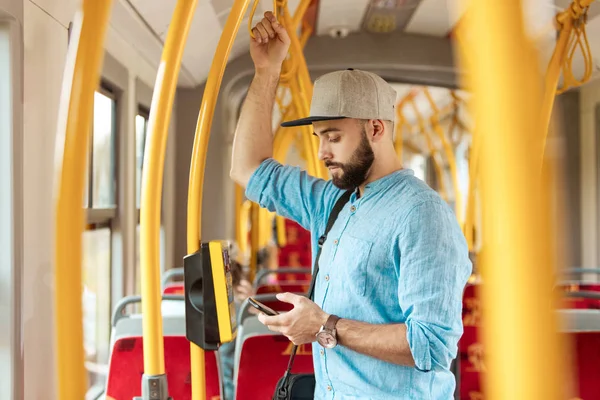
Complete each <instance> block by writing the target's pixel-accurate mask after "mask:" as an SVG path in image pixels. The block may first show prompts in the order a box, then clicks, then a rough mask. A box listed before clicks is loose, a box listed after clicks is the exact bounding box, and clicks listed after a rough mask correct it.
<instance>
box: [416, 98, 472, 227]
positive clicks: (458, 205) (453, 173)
mask: <svg viewBox="0 0 600 400" xmlns="http://www.w3.org/2000/svg"><path fill="white" fill-rule="evenodd" d="M423 93H424V94H425V97H427V101H428V102H429V106H430V107H431V110H432V116H431V126H432V127H433V130H434V131H435V133H436V134H437V135H438V137H439V138H440V141H441V142H442V147H443V149H444V153H446V158H447V159H448V164H449V165H450V177H451V179H452V186H453V187H454V210H455V213H456V219H458V222H459V223H460V224H461V225H462V223H463V209H462V193H461V191H460V185H459V184H458V171H457V169H456V157H455V156H454V150H453V149H452V147H451V146H450V143H448V140H447V139H446V135H445V134H444V131H443V130H442V127H441V126H440V123H439V112H440V110H439V108H438V107H437V105H436V104H435V101H434V100H433V97H431V93H430V92H429V89H427V88H426V87H424V88H423Z"/></svg>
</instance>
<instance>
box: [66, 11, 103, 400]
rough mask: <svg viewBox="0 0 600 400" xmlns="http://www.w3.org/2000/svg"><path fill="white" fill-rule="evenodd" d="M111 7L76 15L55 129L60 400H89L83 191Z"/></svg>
mask: <svg viewBox="0 0 600 400" xmlns="http://www.w3.org/2000/svg"><path fill="white" fill-rule="evenodd" d="M111 6H112V1H110V0H108V1H93V0H84V1H83V4H82V6H81V8H80V9H79V10H78V12H77V13H76V14H75V18H74V23H73V33H72V37H71V44H70V46H69V50H68V53H67V60H66V66H65V71H64V77H63V86H62V94H61V99H60V106H59V107H60V108H59V116H58V126H57V152H56V159H55V163H56V178H57V180H58V182H57V183H58V184H57V186H56V187H57V193H56V203H55V213H56V214H55V215H56V219H55V228H54V229H55V236H56V242H55V254H54V257H55V258H54V263H55V266H54V268H55V270H54V283H55V288H54V289H55V290H54V295H55V297H54V302H55V308H56V311H55V312H56V320H55V324H54V326H55V330H56V331H55V332H56V339H55V340H56V352H55V354H56V364H55V366H56V369H57V370H58V387H57V389H58V398H59V399H61V400H80V399H82V398H84V397H85V392H86V390H87V378H86V372H85V368H84V361H85V357H84V351H83V324H82V321H83V311H82V306H81V296H82V286H81V258H82V250H81V247H82V234H83V229H84V225H85V213H84V210H83V208H82V205H81V199H82V198H83V191H84V186H85V171H86V170H87V168H86V163H87V160H88V149H89V140H90V132H91V129H90V128H91V126H92V120H93V108H94V90H95V89H96V88H97V87H98V82H99V78H100V68H101V65H102V59H103V55H104V39H105V36H106V30H107V27H108V20H109V17H110V10H111Z"/></svg>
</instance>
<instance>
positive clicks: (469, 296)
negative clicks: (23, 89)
mask: <svg viewBox="0 0 600 400" xmlns="http://www.w3.org/2000/svg"><path fill="white" fill-rule="evenodd" d="M478 288H479V285H477V284H475V285H471V284H469V285H467V287H466V288H465V291H464V294H463V327H464V333H463V335H462V337H461V338H460V340H459V342H458V357H457V358H458V363H459V368H458V371H459V386H460V388H459V389H460V398H461V399H471V398H478V397H481V396H483V385H482V376H481V374H483V373H484V372H485V370H486V368H485V362H484V348H483V343H482V341H481V340H480V335H479V327H480V324H481V304H480V299H479V296H478V293H477V291H478Z"/></svg>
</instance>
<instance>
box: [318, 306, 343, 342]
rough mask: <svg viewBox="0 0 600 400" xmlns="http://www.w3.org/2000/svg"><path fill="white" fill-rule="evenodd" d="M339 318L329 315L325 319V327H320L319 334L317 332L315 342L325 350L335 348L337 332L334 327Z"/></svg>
mask: <svg viewBox="0 0 600 400" xmlns="http://www.w3.org/2000/svg"><path fill="white" fill-rule="evenodd" d="M339 319H340V317H338V316H337V315H333V314H331V315H330V316H329V318H327V322H325V325H323V326H321V329H319V332H317V342H319V344H320V345H321V346H323V347H325V348H326V349H332V348H334V347H335V346H337V330H336V329H335V325H336V324H337V322H338V321H339Z"/></svg>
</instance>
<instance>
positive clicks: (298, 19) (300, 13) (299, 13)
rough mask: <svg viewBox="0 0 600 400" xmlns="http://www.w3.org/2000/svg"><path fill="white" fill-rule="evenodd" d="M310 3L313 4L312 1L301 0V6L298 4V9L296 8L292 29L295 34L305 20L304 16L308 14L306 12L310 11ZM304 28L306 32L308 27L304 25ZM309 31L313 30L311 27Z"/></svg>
mask: <svg viewBox="0 0 600 400" xmlns="http://www.w3.org/2000/svg"><path fill="white" fill-rule="evenodd" d="M310 2H311V0H301V1H300V4H298V7H297V8H296V12H294V17H293V19H292V28H293V30H294V32H295V31H296V30H297V29H298V27H299V26H300V24H301V23H302V20H303V19H304V15H305V14H306V10H308V6H310ZM302 27H303V29H304V30H305V29H306V27H307V25H303V26H302ZM309 29H311V30H312V28H310V27H309ZM303 33H304V31H303Z"/></svg>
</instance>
